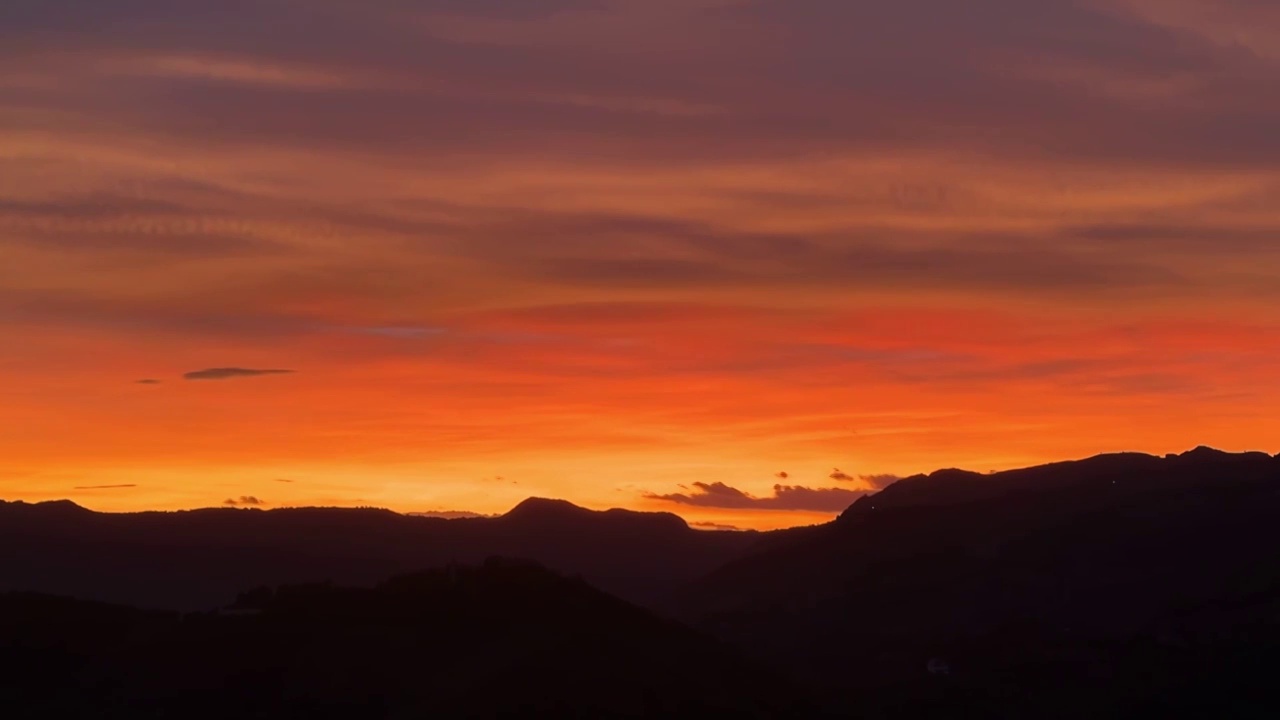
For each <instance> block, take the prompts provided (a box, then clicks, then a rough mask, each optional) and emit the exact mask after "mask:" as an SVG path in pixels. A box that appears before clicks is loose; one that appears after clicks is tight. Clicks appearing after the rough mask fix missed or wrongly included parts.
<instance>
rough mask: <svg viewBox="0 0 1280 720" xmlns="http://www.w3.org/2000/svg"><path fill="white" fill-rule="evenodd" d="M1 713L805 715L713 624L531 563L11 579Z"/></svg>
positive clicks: (0, 635)
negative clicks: (130, 592)
mask: <svg viewBox="0 0 1280 720" xmlns="http://www.w3.org/2000/svg"><path fill="white" fill-rule="evenodd" d="M0 687H3V688H4V689H5V692H3V693H0V712H5V711H7V712H5V715H6V717H68V718H129V719H133V718H140V717H161V718H193V719H196V720H199V719H201V718H218V719H219V720H221V719H222V718H227V717H245V718H254V717H263V718H303V717H306V718H344V719H345V718H361V719H368V720H378V719H379V718H410V717H583V718H588V717H590V718H611V717H654V718H659V717H662V718H666V717H742V718H767V717H794V716H797V715H800V716H803V715H805V714H806V713H807V712H808V711H809V710H810V708H809V707H808V706H807V704H806V703H805V701H803V700H802V699H800V696H799V695H798V694H796V693H795V692H794V691H792V690H790V689H789V688H788V687H787V686H786V684H785V683H783V682H781V681H780V680H779V679H778V678H776V677H773V676H771V675H769V674H766V673H764V672H762V671H760V670H759V669H758V668H757V667H755V666H753V665H752V664H751V663H749V662H746V661H744V660H742V659H741V658H740V657H739V656H738V655H736V654H735V653H734V652H732V651H730V650H729V649H728V648H726V647H724V646H722V645H721V644H719V643H718V642H717V641H715V640H712V639H711V638H709V637H705V636H702V635H699V634H698V633H696V632H693V631H691V630H688V629H686V628H684V627H681V626H679V625H677V624H675V623H673V622H669V621H664V620H659V619H658V618H656V617H654V616H653V615H651V614H649V613H648V612H646V611H644V610H641V609H639V608H637V607H634V606H632V605H629V604H627V603H625V602H623V601H621V600H617V599H615V598H613V597H611V596H609V595H606V594H605V593H602V592H600V591H598V590H595V589H594V588H592V587H590V586H588V585H587V584H586V583H585V582H582V581H579V580H569V579H566V578H563V577H561V576H558V575H556V574H554V573H551V572H550V571H548V570H545V569H544V568H542V567H540V566H538V565H536V564H533V563H529V562H524V561H511V560H501V559H496V558H495V559H490V560H489V561H487V562H485V563H484V564H482V565H480V566H477V567H459V566H451V567H448V568H444V569H440V570H435V571H428V572H421V573H416V574H412V575H406V576H400V577H396V578H393V579H391V580H389V581H387V582H384V583H381V584H379V585H377V586H376V587H373V588H344V587H338V586H334V585H329V584H318V585H305V586H286V587H281V588H278V589H275V590H270V589H261V590H258V591H254V592H250V593H246V594H244V595H243V596H242V597H241V598H240V601H239V602H238V603H237V612H234V613H197V614H188V615H186V616H182V615H179V614H176V613H165V612H144V611H138V610H131V609H128V608H123V607H117V606H111V605H103V604H97V603H91V602H86V601H78V600H67V599H62V598H56V597H49V596H43V595H31V594H11V595H0Z"/></svg>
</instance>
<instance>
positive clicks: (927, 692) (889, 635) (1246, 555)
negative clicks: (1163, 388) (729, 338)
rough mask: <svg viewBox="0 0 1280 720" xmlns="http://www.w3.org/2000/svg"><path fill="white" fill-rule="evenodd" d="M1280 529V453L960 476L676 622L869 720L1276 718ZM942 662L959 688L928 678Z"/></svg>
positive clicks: (872, 501) (722, 590)
mask: <svg viewBox="0 0 1280 720" xmlns="http://www.w3.org/2000/svg"><path fill="white" fill-rule="evenodd" d="M1277 519H1280V458H1274V457H1271V456H1269V455H1266V454H1264V453H1245V454H1228V453H1222V452H1219V451H1215V450H1211V449H1208V448H1198V449H1196V450H1193V451H1191V452H1188V453H1184V454H1182V455H1173V456H1168V457H1164V458H1160V457H1154V456H1149V455H1139V454H1120V455H1105V456H1099V457H1095V458H1091V459H1088V460H1082V461H1077V462H1068V463H1056V464H1052V465H1046V466H1041V467H1035V468H1028V469H1024V470H1015V471H1009V472H1002V473H995V474H990V475H982V474H977V473H969V472H963V471H958V470H943V471H939V472H936V473H933V474H930V475H921V476H916V477H911V478H906V479H904V480H902V481H900V482H898V483H896V484H894V485H892V486H890V487H888V488H886V489H885V490H883V491H882V492H880V493H877V494H875V495H871V496H867V497H863V498H860V499H859V500H858V501H857V502H856V503H854V504H853V506H852V507H850V508H849V509H848V510H847V511H845V513H843V514H842V515H841V516H840V517H839V518H838V519H837V520H835V521H834V522H832V523H829V524H827V525H824V526H821V527H819V528H814V529H812V530H811V531H808V532H806V533H804V534H803V535H800V534H797V535H793V536H785V535H784V536H779V537H777V538H775V539H774V540H773V541H772V542H770V543H769V544H768V546H767V547H765V546H762V547H761V549H760V551H759V552H755V553H750V554H748V556H747V557H744V558H740V559H738V560H736V561H733V562H730V563H728V564H727V565H726V566H725V567H723V568H721V569H719V570H717V571H715V572H714V573H712V574H710V575H709V576H708V577H706V578H704V579H703V580H701V581H698V582H696V583H694V584H693V585H691V586H690V587H689V588H687V589H686V590H685V591H684V592H683V594H682V595H681V598H680V602H679V613H680V614H681V615H682V616H683V617H685V618H686V619H688V620H690V621H691V622H693V623H695V624H696V625H698V626H700V627H702V628H704V629H708V630H711V631H713V632H716V633H718V634H719V635H721V636H722V637H724V638H726V639H730V640H732V641H734V642H736V643H738V644H740V645H742V646H744V647H748V648H751V649H752V650H753V651H754V652H756V653H757V654H758V655H759V656H761V657H768V658H771V659H774V660H780V659H781V661H782V662H785V664H787V665H789V666H790V667H792V668H793V669H794V671H795V673H796V675H797V676H802V677H806V678H810V679H812V680H814V682H815V684H816V685H819V686H821V687H823V688H824V689H825V690H827V691H828V692H830V693H831V694H832V695H834V696H835V697H838V698H841V700H842V701H846V702H851V701H852V700H851V698H854V697H859V698H861V700H860V701H859V702H860V703H861V704H860V705H858V709H859V710H860V711H861V712H862V713H863V714H865V715H867V716H869V717H878V716H894V713H895V712H906V710H905V708H908V707H911V706H912V703H917V704H919V703H925V702H927V701H930V698H933V699H937V698H936V697H935V696H936V695H937V693H941V692H942V691H943V689H944V688H950V690H949V691H948V692H950V693H951V694H949V695H948V694H946V693H943V694H944V695H945V696H946V698H947V700H946V702H945V703H943V704H942V705H940V706H938V707H932V709H930V708H926V707H924V706H921V707H918V708H917V709H918V710H919V711H920V712H922V713H924V714H925V715H928V714H930V713H932V712H935V711H938V710H939V707H943V708H950V711H948V712H952V711H956V710H957V708H959V707H970V706H966V705H963V702H977V701H976V700H975V698H977V697H988V698H992V697H994V698H997V699H998V698H1000V697H1003V700H999V702H996V700H992V702H996V704H994V705H981V704H978V705H973V706H972V707H970V709H971V710H972V711H973V712H974V713H976V714H975V716H980V717H1051V716H1052V717H1083V716H1089V717H1098V716H1100V714H1101V711H1100V710H1099V708H1113V709H1114V708H1117V707H1123V708H1127V710H1124V711H1121V710H1115V713H1114V714H1111V715H1108V716H1115V717H1125V716H1126V714H1125V713H1126V712H1131V713H1133V714H1129V715H1127V716H1130V717H1132V716H1140V715H1141V714H1142V713H1146V712H1156V713H1159V714H1160V716H1163V717H1169V716H1174V715H1178V716H1182V717H1208V716H1215V717H1264V716H1269V714H1270V713H1272V712H1274V711H1275V710H1276V709H1277V704H1278V703H1276V702H1275V701H1274V700H1269V699H1267V700H1263V699H1260V698H1262V697H1263V695H1262V692H1263V691H1262V688H1264V687H1266V686H1267V684H1268V683H1269V682H1270V673H1271V671H1273V670H1277V669H1280V666H1278V665H1277V663H1276V661H1275V660H1274V659H1273V658H1271V652H1270V649H1269V647H1270V648H1274V647H1280V644H1276V643H1280V632H1277V629H1276V628H1277V625H1276V623H1277V622H1280V523H1278V522H1277ZM939 658H945V659H946V667H947V669H948V676H947V679H946V681H945V682H943V681H940V680H939V679H938V678H936V677H929V676H928V673H927V668H929V667H930V661H931V660H937V659H939ZM935 667H936V666H935ZM893 688H897V690H893ZM1117 692H1118V693H1120V694H1121V695H1123V703H1127V704H1123V703H1122V702H1121V699H1118V696H1117V695H1116V693H1117ZM1266 697H1267V698H1269V697H1270V696H1269V695H1267V696H1266ZM875 698H879V699H880V700H883V704H882V705H880V706H876V707H872V706H870V705H869V703H874V702H875V700H874V699H875ZM893 708H896V710H893ZM1255 711H1256V712H1255ZM1179 713H1182V714H1179ZM1197 713H1199V714H1197ZM908 716H909V715H908Z"/></svg>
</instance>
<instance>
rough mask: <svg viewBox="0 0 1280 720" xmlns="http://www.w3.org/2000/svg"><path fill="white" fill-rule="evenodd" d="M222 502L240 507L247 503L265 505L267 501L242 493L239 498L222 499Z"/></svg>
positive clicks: (247, 504)
mask: <svg viewBox="0 0 1280 720" xmlns="http://www.w3.org/2000/svg"><path fill="white" fill-rule="evenodd" d="M222 504H223V505H227V506H230V507H238V506H241V505H245V506H256V505H265V504H266V503H264V502H263V501H262V500H261V499H260V498H257V497H254V496H253V495H241V496H240V497H239V498H238V499H237V498H227V499H226V500H223V501H222Z"/></svg>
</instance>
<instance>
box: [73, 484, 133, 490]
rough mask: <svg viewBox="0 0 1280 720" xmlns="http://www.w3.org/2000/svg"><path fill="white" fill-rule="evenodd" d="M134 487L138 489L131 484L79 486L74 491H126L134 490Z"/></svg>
mask: <svg viewBox="0 0 1280 720" xmlns="http://www.w3.org/2000/svg"><path fill="white" fill-rule="evenodd" d="M136 487H138V486H137V485H133V484H127V485H80V486H78V487H76V488H75V489H76V490H124V489H127V488H136Z"/></svg>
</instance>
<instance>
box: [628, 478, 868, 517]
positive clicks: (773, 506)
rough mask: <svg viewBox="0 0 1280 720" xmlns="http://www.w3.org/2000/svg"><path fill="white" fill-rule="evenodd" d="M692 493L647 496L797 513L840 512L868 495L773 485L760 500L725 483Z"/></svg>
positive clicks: (691, 503) (699, 487) (684, 502)
mask: <svg viewBox="0 0 1280 720" xmlns="http://www.w3.org/2000/svg"><path fill="white" fill-rule="evenodd" d="M693 488H694V489H693V490H692V491H690V492H685V493H670V494H667V495H659V494H656V493H646V494H645V495H644V497H645V498H646V499H649V500H663V501H666V502H673V503H677V504H680V505H689V506H692V507H708V508H722V509H733V510H795V511H801V512H830V513H838V512H841V511H843V510H844V509H845V508H847V507H849V506H850V505H852V504H853V502H854V501H855V500H857V499H858V498H860V497H862V496H863V495H866V494H867V493H866V492H865V491H861V490H845V489H844V488H808V487H800V486H797V485H774V486H773V495H771V496H768V497H757V496H755V495H751V494H750V493H746V492H743V491H742V490H739V489H738V488H735V487H731V486H729V485H725V484H724V483H719V482H717V483H701V482H696V483H694V484H693Z"/></svg>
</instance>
